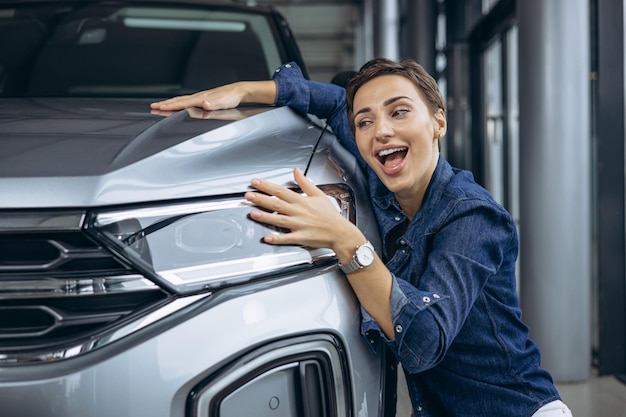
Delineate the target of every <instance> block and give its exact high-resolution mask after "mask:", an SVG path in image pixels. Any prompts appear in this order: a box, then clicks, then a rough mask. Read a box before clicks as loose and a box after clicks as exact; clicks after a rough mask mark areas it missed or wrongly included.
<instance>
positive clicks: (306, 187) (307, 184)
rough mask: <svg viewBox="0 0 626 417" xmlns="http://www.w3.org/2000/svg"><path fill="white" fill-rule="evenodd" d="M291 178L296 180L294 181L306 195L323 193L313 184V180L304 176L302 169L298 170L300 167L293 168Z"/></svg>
mask: <svg viewBox="0 0 626 417" xmlns="http://www.w3.org/2000/svg"><path fill="white" fill-rule="evenodd" d="M293 178H294V179H295V180H296V183H297V184H298V186H299V187H300V189H301V190H302V191H303V192H304V193H305V194H306V195H310V196H315V195H318V196H319V195H325V194H324V192H323V191H322V190H320V189H319V188H318V187H317V186H316V185H315V184H313V181H311V180H309V179H308V178H307V177H305V176H304V174H303V173H302V171H300V168H294V169H293Z"/></svg>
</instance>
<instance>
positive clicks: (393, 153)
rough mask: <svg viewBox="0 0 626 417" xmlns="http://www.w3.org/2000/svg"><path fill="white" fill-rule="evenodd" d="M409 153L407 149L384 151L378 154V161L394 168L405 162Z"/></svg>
mask: <svg viewBox="0 0 626 417" xmlns="http://www.w3.org/2000/svg"><path fill="white" fill-rule="evenodd" d="M408 151H409V148H405V147H399V148H390V149H384V150H382V151H380V152H378V155H377V157H378V161H379V162H380V163H381V164H382V165H383V166H385V167H393V166H396V165H398V164H399V163H401V162H402V161H403V160H404V157H405V156H406V154H407V152H408Z"/></svg>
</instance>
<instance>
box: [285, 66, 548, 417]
mask: <svg viewBox="0 0 626 417" xmlns="http://www.w3.org/2000/svg"><path fill="white" fill-rule="evenodd" d="M274 80H275V81H276V86H277V100H276V104H277V105H286V106H289V107H291V108H293V109H294V110H295V111H297V112H299V113H301V114H307V113H310V114H313V115H315V116H317V117H319V118H322V119H326V120H327V121H328V123H329V125H330V126H331V127H332V129H333V131H334V132H335V134H336V135H337V137H338V139H339V140H340V141H341V143H342V144H343V145H344V146H345V147H346V148H347V149H348V150H350V151H351V152H352V153H353V154H354V155H355V156H356V157H357V158H358V160H359V163H360V164H361V166H362V168H363V169H364V170H365V172H366V174H367V177H368V182H369V190H370V193H371V196H370V197H371V200H372V203H373V210H374V213H375V215H376V218H377V221H378V226H379V230H380V233H381V237H382V240H383V249H382V258H383V260H384V262H385V264H386V265H387V268H389V270H390V271H391V273H392V275H393V284H392V293H391V309H392V319H393V323H394V330H395V341H392V340H390V339H388V338H387V337H386V336H385V335H384V333H383V332H382V330H381V328H380V326H379V325H378V324H377V323H376V322H375V321H374V320H373V319H372V317H371V316H370V315H369V314H368V313H367V311H365V310H364V309H362V310H361V311H362V313H363V321H362V334H363V336H364V337H365V339H366V340H367V342H368V344H370V345H371V346H372V347H373V348H374V349H376V347H377V346H380V343H381V342H382V343H384V344H385V345H386V346H388V347H389V349H390V350H391V351H393V352H394V354H395V355H396V357H397V359H398V361H399V362H400V363H401V364H402V367H403V369H404V371H405V374H406V378H407V384H408V389H409V394H410V396H411V402H412V404H413V412H414V415H415V417H426V416H438V417H440V416H468V417H478V416H489V417H497V416H507V417H509V416H519V417H527V416H531V415H532V414H533V413H534V412H535V411H537V409H539V408H540V407H541V406H543V405H545V404H547V403H549V402H551V401H554V400H558V399H560V398H559V394H558V392H557V390H556V388H555V387H554V384H553V381H552V378H551V376H550V374H549V373H548V372H547V371H545V370H544V369H542V368H541V366H540V354H539V349H538V348H537V345H536V344H535V343H534V342H533V341H532V340H530V339H529V338H528V328H527V326H526V325H525V324H524V322H523V321H522V319H521V315H522V314H521V310H520V308H519V301H518V297H517V292H516V279H515V262H516V258H517V253H518V237H517V231H516V227H515V224H514V222H513V220H512V219H511V216H510V215H509V214H508V212H507V211H506V210H505V209H504V208H503V207H502V206H500V205H499V204H498V203H497V202H496V201H495V200H494V199H493V198H492V196H491V195H490V194H489V193H488V192H487V191H486V190H485V189H484V188H482V187H481V186H479V185H478V184H477V183H476V182H475V181H474V179H473V176H472V174H471V173H470V172H468V171H463V170H459V169H456V168H453V167H451V166H450V164H448V162H447V161H446V160H445V159H443V158H442V157H440V158H439V161H438V164H437V167H436V169H435V172H434V174H433V177H432V179H431V181H430V184H429V186H428V189H427V191H426V194H425V196H424V200H423V203H422V206H421V208H420V209H419V211H418V212H417V213H416V215H415V216H414V218H413V219H412V220H411V221H410V223H408V225H407V224H406V223H407V222H408V219H407V217H406V215H405V214H404V213H403V212H402V210H401V208H400V206H399V205H398V203H397V201H396V199H395V197H394V195H393V193H391V192H390V191H389V190H388V189H387V188H386V187H385V186H384V185H383V184H382V182H381V181H380V180H379V179H378V177H377V176H376V174H375V173H374V172H373V171H372V170H371V168H369V167H367V165H366V164H365V162H364V161H363V159H362V158H361V157H360V155H359V152H358V149H357V147H356V143H355V140H354V136H353V135H352V132H351V131H350V128H349V125H348V120H347V117H346V103H345V90H344V89H343V88H341V87H338V86H335V85H331V84H325V83H319V82H314V81H308V80H305V79H304V78H303V76H302V73H301V71H300V69H299V68H298V66H297V65H296V64H294V63H289V64H285V65H283V66H281V67H280V68H279V69H277V70H276V73H275V74H274Z"/></svg>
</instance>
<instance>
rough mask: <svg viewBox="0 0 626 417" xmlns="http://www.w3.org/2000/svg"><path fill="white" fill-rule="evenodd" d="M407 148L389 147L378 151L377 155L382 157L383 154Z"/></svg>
mask: <svg viewBox="0 0 626 417" xmlns="http://www.w3.org/2000/svg"><path fill="white" fill-rule="evenodd" d="M406 149H407V148H391V149H385V150H382V151H380V152H378V156H380V157H383V156H387V155H391V154H392V153H394V152H402V151H406Z"/></svg>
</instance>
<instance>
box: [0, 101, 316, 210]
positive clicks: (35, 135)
mask: <svg viewBox="0 0 626 417" xmlns="http://www.w3.org/2000/svg"><path fill="white" fill-rule="evenodd" d="M250 116H253V117H250ZM206 117H211V118H206ZM215 117H220V119H216V118H215ZM225 119H236V120H225ZM319 135H320V129H319V127H318V126H317V125H315V124H313V123H311V122H310V121H307V120H305V119H303V118H301V117H299V116H297V115H296V114H294V113H293V112H292V111H291V110H290V109H287V108H272V107H259V108H247V109H240V110H234V111H223V112H219V113H211V114H207V113H205V112H202V110H200V109H191V110H187V111H181V112H177V113H173V114H171V115H169V116H168V117H165V115H162V114H156V113H154V112H151V111H150V109H149V101H146V100H137V99H123V100H120V99H3V100H0V189H2V190H3V192H2V193H0V207H2V208H7V207H10V208H20V207H31V208H34V207H88V206H96V205H105V204H125V203H134V202H141V201H154V200H164V199H172V198H184V197H196V196H203V195H217V194H225V193H231V192H240V191H243V190H245V189H246V187H247V185H248V184H249V181H250V179H251V178H252V177H253V176H263V177H264V178H270V179H272V180H274V181H278V182H281V183H284V182H286V181H288V179H287V178H291V170H292V169H293V167H296V166H297V167H300V168H305V167H306V165H307V163H308V161H309V160H310V158H311V156H312V152H313V149H314V146H315V143H316V141H317V139H318V138H319Z"/></svg>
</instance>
